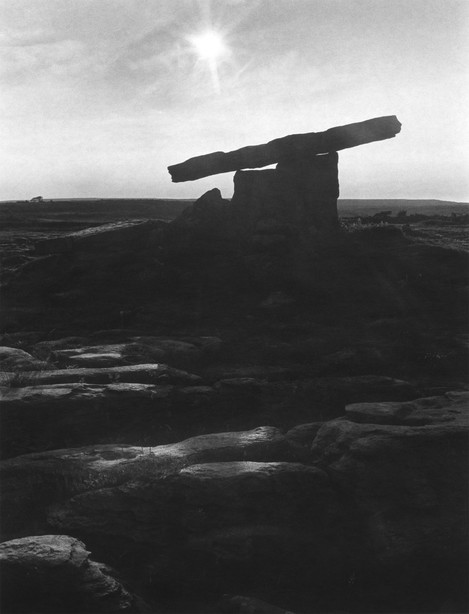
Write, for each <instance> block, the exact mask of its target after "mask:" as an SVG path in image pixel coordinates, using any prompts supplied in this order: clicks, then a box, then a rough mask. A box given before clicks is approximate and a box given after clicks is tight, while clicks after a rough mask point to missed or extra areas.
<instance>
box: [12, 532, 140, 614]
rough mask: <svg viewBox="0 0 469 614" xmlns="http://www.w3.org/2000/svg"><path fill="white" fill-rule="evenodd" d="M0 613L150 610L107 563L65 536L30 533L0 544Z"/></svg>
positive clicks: (83, 613) (92, 613) (89, 613)
mask: <svg viewBox="0 0 469 614" xmlns="http://www.w3.org/2000/svg"><path fill="white" fill-rule="evenodd" d="M0 569H1V574H2V592H1V604H2V612H5V613H6V612H24V613H25V614H26V613H28V612H30V613H31V614H32V613H34V612H56V613H57V614H64V613H67V614H68V613H72V612H76V613H77V614H97V613H98V612H103V613H104V612H106V613H110V612H132V613H137V612H150V609H149V608H148V606H146V605H145V603H144V602H143V601H142V600H141V599H139V598H138V597H136V596H135V595H132V594H131V593H130V592H129V591H128V590H127V589H126V588H124V586H123V585H122V584H121V583H120V581H119V580H118V579H117V578H116V574H115V572H113V570H112V569H111V568H109V567H108V566H107V565H104V564H102V563H97V562H96V561H93V560H92V559H91V558H90V552H88V551H87V550H86V547H85V545H84V544H83V543H82V542H80V541H78V540H77V539H75V538H74V537H69V536H68V535H36V536H29V537H24V538H22V539H15V540H12V541H7V542H4V543H2V544H0Z"/></svg>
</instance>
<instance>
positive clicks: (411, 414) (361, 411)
mask: <svg viewBox="0 0 469 614" xmlns="http://www.w3.org/2000/svg"><path fill="white" fill-rule="evenodd" d="M345 413H346V415H347V418H348V419H349V420H353V421H354V422H364V423H367V424H400V425H404V426H424V425H427V424H444V423H459V424H466V425H467V424H469V392H449V393H446V394H445V395H442V396H437V397H428V398H424V399H417V400H415V401H406V402H401V403H400V402H390V403H353V404H351V405H347V407H346V408H345Z"/></svg>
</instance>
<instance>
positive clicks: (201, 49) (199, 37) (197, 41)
mask: <svg viewBox="0 0 469 614" xmlns="http://www.w3.org/2000/svg"><path fill="white" fill-rule="evenodd" d="M190 42H191V43H192V45H193V47H194V49H195V52H196V53H197V55H198V56H199V58H200V59H201V60H207V61H208V62H216V61H217V60H219V59H220V58H221V57H222V56H223V55H224V54H225V53H226V45H225V42H224V40H223V37H222V36H221V34H219V33H218V32H215V31H214V30H207V32H203V33H202V34H196V35H195V36H191V38H190Z"/></svg>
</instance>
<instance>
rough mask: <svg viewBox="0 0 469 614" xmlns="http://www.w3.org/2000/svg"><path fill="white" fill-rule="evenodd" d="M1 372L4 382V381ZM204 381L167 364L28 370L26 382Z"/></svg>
mask: <svg viewBox="0 0 469 614" xmlns="http://www.w3.org/2000/svg"><path fill="white" fill-rule="evenodd" d="M2 379H5V378H2V374H1V373H0V385H1V384H2ZM200 381H201V378H200V377H199V376H197V375H193V374H191V373H187V372H185V371H181V370H179V369H174V368H172V367H168V366H167V365H164V364H154V363H153V364H140V365H125V366H120V367H108V368H98V367H97V368H82V369H79V368H77V369H57V370H51V371H41V372H37V373H34V374H31V375H29V374H25V375H24V377H23V379H22V384H23V386H39V385H42V384H64V383H67V384H71V383H75V382H81V383H86V384H109V383H112V382H114V383H118V382H124V383H132V384H163V383H164V384H187V385H191V384H196V383H198V382H200Z"/></svg>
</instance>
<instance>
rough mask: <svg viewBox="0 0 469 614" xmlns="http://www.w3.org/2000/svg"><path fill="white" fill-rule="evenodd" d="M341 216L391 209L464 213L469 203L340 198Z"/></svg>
mask: <svg viewBox="0 0 469 614" xmlns="http://www.w3.org/2000/svg"><path fill="white" fill-rule="evenodd" d="M338 208H339V215H340V216H341V217H357V216H370V215H375V214H376V213H380V212H381V211H391V212H392V215H396V213H398V212H399V211H402V210H405V211H407V213H408V214H409V215H451V214H452V213H456V214H457V215H464V214H468V213H469V203H459V202H453V201H450V200H406V199H395V200H392V199H383V200H380V199H376V200H375V199H363V200H351V199H346V198H344V199H339V201H338Z"/></svg>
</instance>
